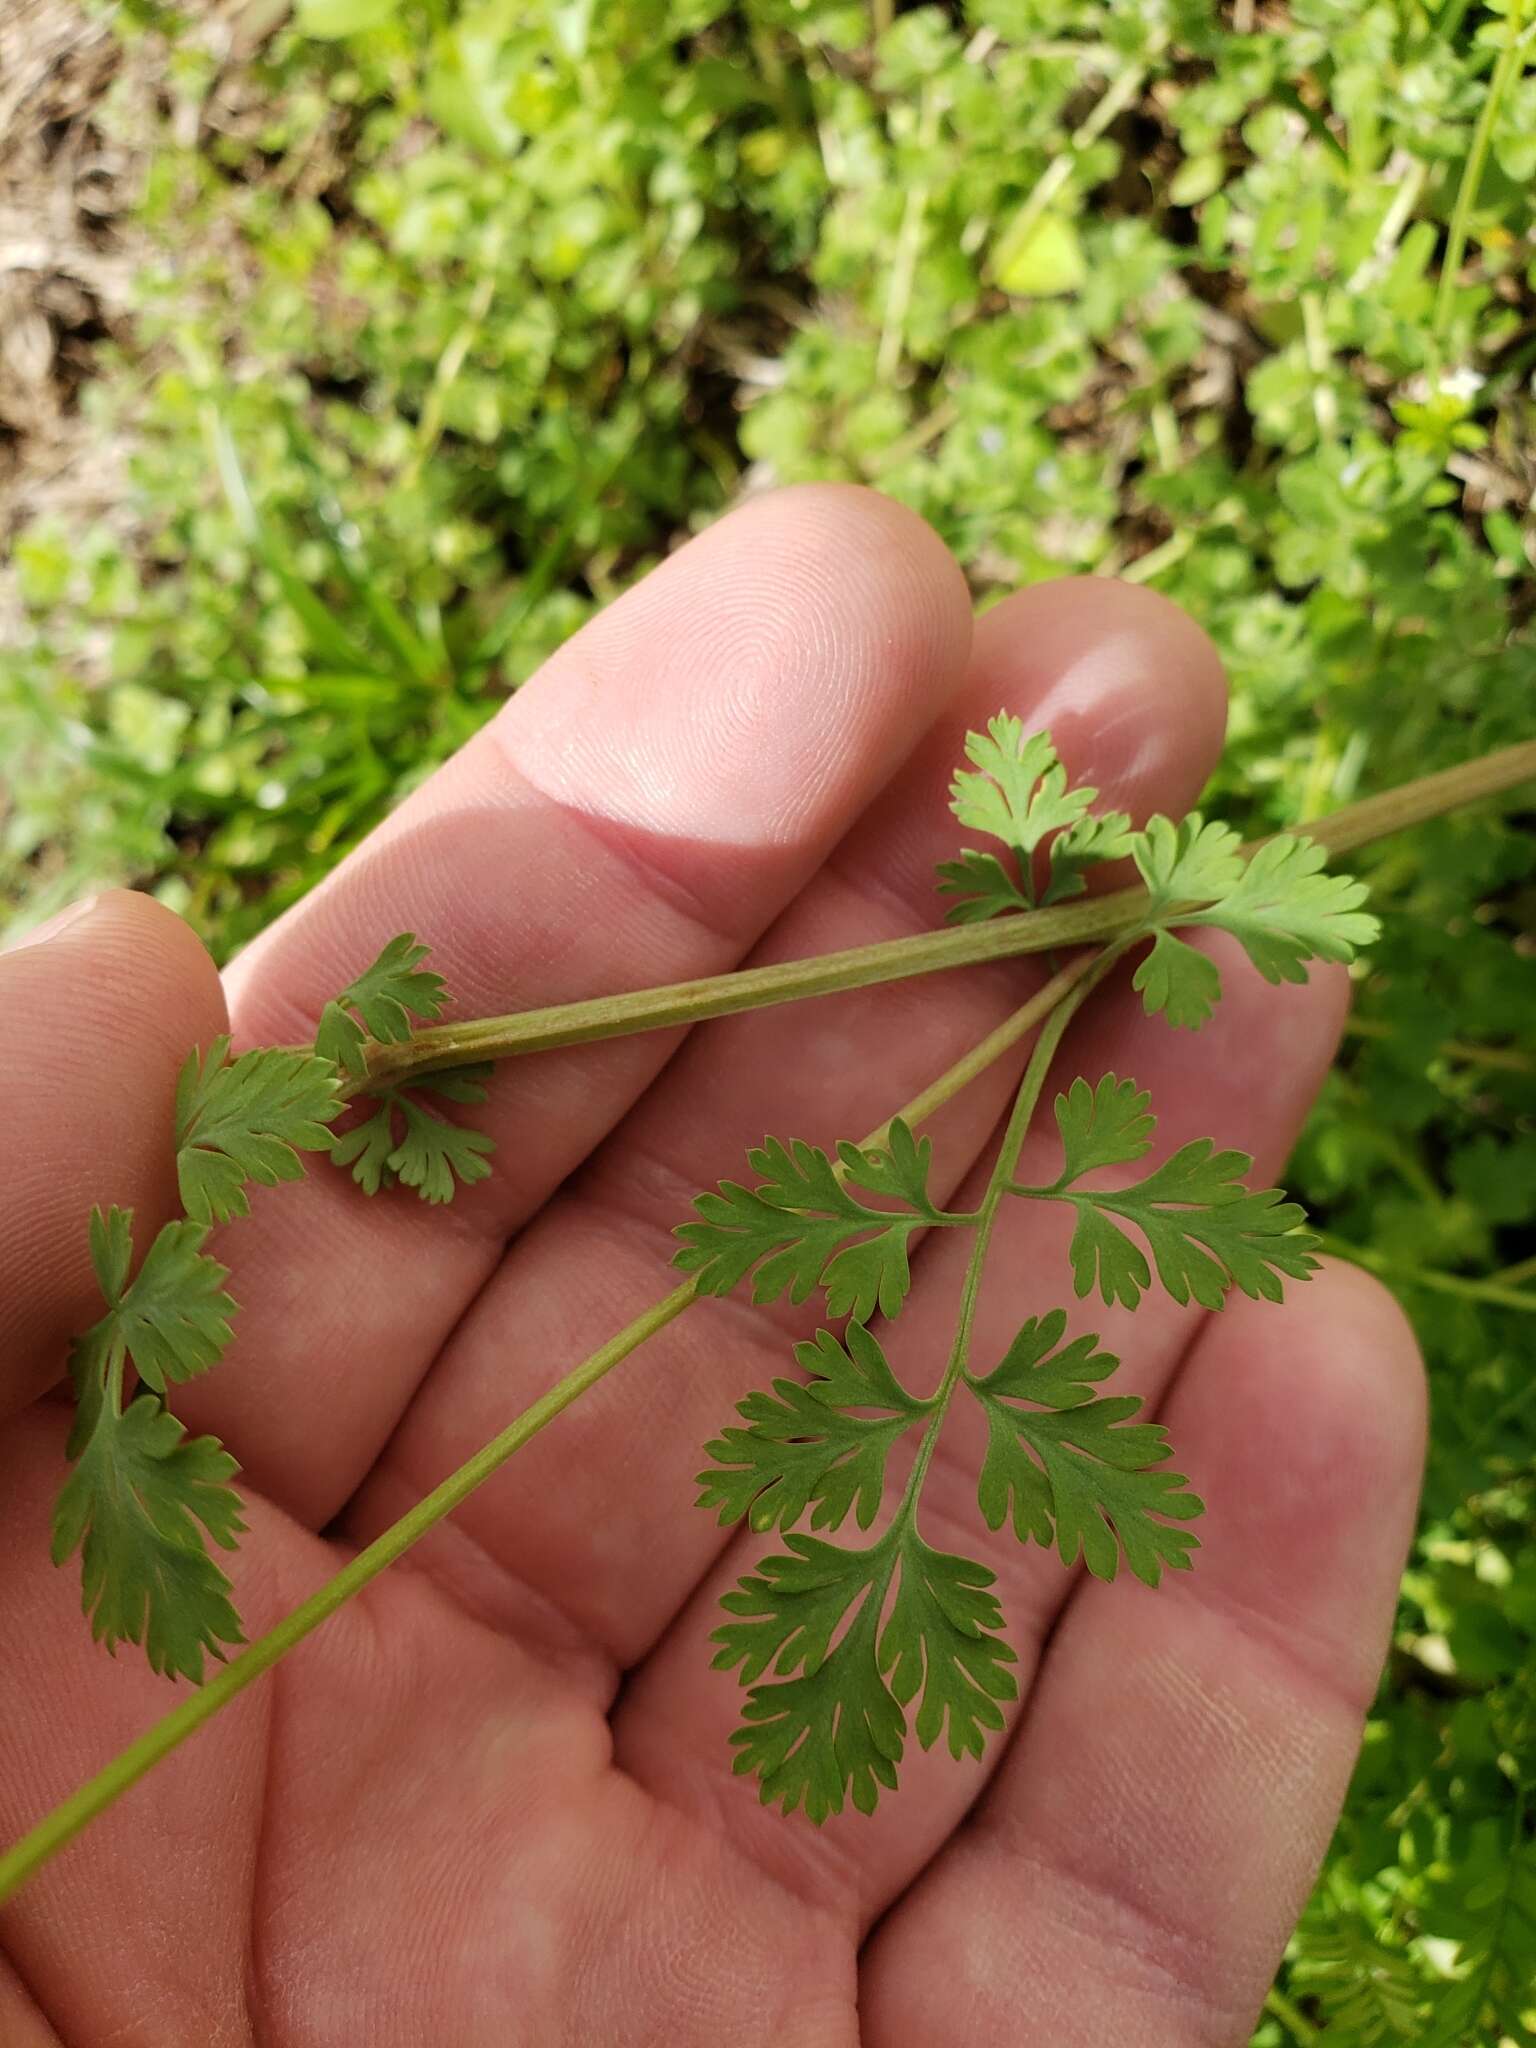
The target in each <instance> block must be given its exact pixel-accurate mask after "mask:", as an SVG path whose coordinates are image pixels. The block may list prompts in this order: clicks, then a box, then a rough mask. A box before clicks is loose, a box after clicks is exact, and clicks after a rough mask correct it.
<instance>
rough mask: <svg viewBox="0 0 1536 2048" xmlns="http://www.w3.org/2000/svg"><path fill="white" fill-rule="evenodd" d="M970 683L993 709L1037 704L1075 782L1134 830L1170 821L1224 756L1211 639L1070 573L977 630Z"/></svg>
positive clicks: (1103, 583) (1217, 667) (1025, 594)
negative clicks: (1026, 700)
mask: <svg viewBox="0 0 1536 2048" xmlns="http://www.w3.org/2000/svg"><path fill="white" fill-rule="evenodd" d="M972 675H973V678H979V679H980V685H981V688H982V689H983V690H984V691H985V690H986V689H988V688H990V689H991V690H992V692H993V693H994V694H995V695H996V696H997V699H998V702H999V703H1006V702H1009V701H1011V700H1012V699H1014V698H1016V697H1019V696H1021V695H1022V696H1026V697H1027V696H1030V695H1033V696H1035V698H1036V702H1035V705H1034V709H1033V712H1032V718H1033V720H1034V721H1035V722H1037V723H1038V724H1040V725H1042V726H1044V727H1046V728H1047V729H1048V730H1049V731H1050V733H1051V736H1052V738H1053V739H1054V740H1055V742H1056V747H1057V751H1058V752H1059V753H1060V755H1061V758H1062V760H1063V761H1064V762H1065V763H1066V764H1067V767H1068V769H1069V770H1070V771H1072V772H1073V773H1074V774H1075V775H1091V778H1092V780H1093V782H1094V783H1095V785H1096V786H1097V787H1098V789H1099V792H1100V795H1101V799H1102V801H1103V804H1104V805H1105V806H1106V807H1115V806H1118V807H1120V808H1123V809H1125V810H1128V811H1129V812H1130V813H1131V815H1132V817H1133V818H1136V819H1137V820H1138V821H1140V820H1142V819H1144V818H1145V817H1146V815H1147V813H1148V812H1149V811H1151V810H1164V811H1168V812H1170V813H1172V814H1173V815H1174V816H1177V815H1179V813H1181V812H1182V811H1184V810H1186V809H1188V807H1189V805H1190V804H1192V803H1193V802H1194V801H1195V799H1196V798H1197V797H1198V795H1199V794H1200V791H1201V789H1202V788H1203V787H1204V785H1205V782H1206V781H1207V779H1208V778H1209V776H1210V775H1211V773H1212V771H1213V770H1214V769H1215V767H1216V764H1217V762H1218V761H1219V760H1220V758H1221V750H1222V745H1223V741H1224V739H1225V734H1226V721H1227V678H1226V671H1225V669H1224V668H1223V667H1222V662H1221V657H1220V655H1219V654H1218V653H1217V651H1216V648H1215V645H1214V644H1213V642H1212V641H1211V639H1210V636H1209V635H1208V634H1207V633H1205V632H1204V631H1203V630H1202V628H1201V627H1200V626H1198V625H1197V624H1196V623H1195V621H1194V620H1193V619H1192V618H1191V617H1190V615H1189V613H1188V612H1186V611H1185V610H1183V608H1182V607H1181V606H1179V605H1176V604H1174V603H1172V602H1171V600H1170V599H1168V598H1166V597H1162V596H1160V595H1159V594H1158V593H1157V592H1156V591H1153V590H1146V589H1143V588H1142V587H1141V586H1140V585H1139V584H1134V583H1120V582H1116V581H1115V580H1114V579H1113V578H1112V577H1104V576H1070V577H1061V578H1058V579H1056V580H1054V581H1052V582H1049V583H1037V584H1033V585H1031V587H1030V588H1029V589H1027V590H1021V591H1018V592H1016V593H1015V594H1014V595H1013V596H1012V597H1008V598H1005V599H1004V600H1003V601H1002V603H1001V604H998V605H995V606H994V607H993V608H992V610H990V611H989V612H987V613H986V615H985V616H984V617H983V618H982V619H981V620H980V621H979V622H978V624H977V627H976V635H975V645H974V649H973V653H972Z"/></svg>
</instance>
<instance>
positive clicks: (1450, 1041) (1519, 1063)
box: [1344, 1017, 1536, 1074]
mask: <svg viewBox="0 0 1536 2048" xmlns="http://www.w3.org/2000/svg"><path fill="white" fill-rule="evenodd" d="M1344 1029H1345V1031H1346V1032H1347V1033H1348V1034H1349V1036H1350V1037H1351V1038H1372V1039H1381V1038H1395V1037H1396V1036H1397V1033H1396V1032H1395V1031H1394V1030H1393V1028H1392V1026H1391V1025H1390V1024H1389V1023H1387V1022H1386V1020H1385V1019H1384V1018H1381V1017H1351V1018H1349V1019H1348V1021H1347V1022H1346V1024H1345V1026H1344ZM1435 1053H1436V1056H1437V1057H1438V1058H1440V1059H1445V1060H1455V1061H1457V1062H1458V1063H1459V1064H1461V1065H1462V1066H1468V1067H1489V1068H1495V1069H1498V1070H1499V1071H1501V1072H1504V1073H1509V1074H1536V1057H1533V1056H1532V1054H1530V1053H1528V1052H1524V1051H1522V1050H1521V1048H1520V1047H1519V1046H1518V1045H1474V1044H1473V1043H1472V1041H1471V1040H1470V1039H1467V1038H1442V1039H1441V1041H1440V1043H1439V1044H1438V1045H1437V1046H1436V1047H1435Z"/></svg>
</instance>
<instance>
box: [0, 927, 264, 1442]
mask: <svg viewBox="0 0 1536 2048" xmlns="http://www.w3.org/2000/svg"><path fill="white" fill-rule="evenodd" d="M0 1002H3V1004H4V1009H5V1015H6V1020H7V1035H8V1047H7V1051H8V1057H7V1060H6V1062H5V1064H4V1068H3V1070H0V1129H3V1130H4V1131H5V1134H6V1140H7V1149H6V1167H7V1177H6V1182H5V1186H4V1188H3V1190H0V1401H3V1402H5V1403H7V1404H9V1403H13V1402H14V1401H16V1400H18V1399H21V1400H24V1399H28V1398H30V1397H31V1396H32V1395H33V1394H35V1393H37V1392H38V1391H40V1390H41V1388H42V1387H43V1386H46V1385H47V1384H48V1382H49V1381H50V1380H51V1379H52V1378H54V1377H55V1376H56V1374H57V1372H58V1369H59V1364H60V1353H61V1347H62V1345H63V1343H64V1342H65V1340H66V1339H67V1338H68V1336H69V1335H70V1334H72V1333H73V1332H74V1331H75V1330H77V1329H79V1328H81V1327H83V1325H84V1324H85V1323H86V1322H87V1321H89V1320H92V1319H93V1317H94V1315H95V1314H99V1312H100V1310H99V1302H98V1297H97V1293H96V1287H95V1281H94V1277H93V1275H92V1273H91V1268H90V1259H89V1254H88V1250H87V1242H86V1219H87V1217H88V1216H89V1213H90V1210H91V1207H92V1205H93V1204H96V1203H101V1204H103V1205H106V1204H109V1203H117V1204H119V1205H121V1206H122V1207H125V1208H131V1209H133V1210H134V1211H135V1213H136V1216H137V1219H138V1222H139V1225H140V1245H141V1248H142V1244H143V1242H144V1241H145V1237H144V1233H145V1232H146V1231H148V1230H153V1229H154V1228H155V1227H156V1226H157V1225H158V1223H159V1222H160V1221H162V1220H163V1219H164V1217H165V1216H167V1215H169V1214H170V1213H171V1211H172V1208H173V1205H174V1201H175V1170H174V1168H175V1147H174V1107H175V1093H176V1077H177V1074H178V1072H179V1070H180V1067H181V1063H182V1061H183V1060H184V1059H185V1057H186V1055H187V1052H188V1051H189V1050H190V1048H191V1047H192V1046H193V1045H196V1044H207V1043H208V1042H209V1041H210V1040H211V1039H213V1038H215V1037H217V1036H218V1034H219V1033H220V1032H221V1031H222V1030H223V1029H224V1028H225V1013H224V1001H223V995H222V992H221V989H220V985H219V976H218V970H217V968H216V967H215V966H214V964H213V961H212V960H211V959H210V957H209V955H208V953H207V952H206V951H205V949H204V948H203V946H202V944H201V942H200V941H199V940H198V938H197V936H196V934H195V933H194V932H193V931H192V930H191V928H190V927H189V926H188V925H186V924H185V923H183V921H182V920H181V919H180V918H179V917H177V916H176V915H175V914H174V913H173V912H171V911H169V910H167V909H166V908H165V907H164V906H163V905H162V904H159V903H156V902H154V901H153V900H152V899H151V898H149V897H147V896H142V895H138V894H135V893H134V892H132V891H130V890H126V889H112V890H107V891H104V892H103V893H102V894H101V895H99V896H96V897H94V898H91V899H89V900H88V901H87V902H85V903H83V904H79V905H74V906H72V907H71V912H70V913H68V914H66V915H65V916H62V917H61V918H59V919H58V920H56V921H54V924H53V925H52V927H51V928H50V929H47V930H45V931H44V932H42V933H39V934H37V935H35V936H34V941H33V943H31V944H27V945H24V946H22V947H19V948H17V949H15V950H13V951H11V952H8V953H6V954H5V955H3V956H0Z"/></svg>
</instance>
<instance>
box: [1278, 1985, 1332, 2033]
mask: <svg viewBox="0 0 1536 2048" xmlns="http://www.w3.org/2000/svg"><path fill="white" fill-rule="evenodd" d="M1264 2010H1265V2011H1266V2012H1268V2013H1273V2015H1274V2016H1275V2018H1276V2019H1277V2020H1278V2021H1279V2022H1280V2024H1281V2026H1282V2027H1284V2028H1285V2030H1286V2032H1287V2033H1288V2034H1289V2035H1290V2037H1291V2039H1292V2040H1293V2041H1294V2042H1295V2043H1296V2044H1297V2048H1312V2043H1313V2042H1314V2041H1320V2040H1321V2039H1322V2035H1321V2034H1320V2033H1319V2032H1318V2030H1317V2028H1316V2027H1314V2026H1313V2024H1312V2022H1311V2021H1310V2020H1309V2019H1308V2018H1307V2017H1306V2015H1305V2014H1304V2013H1303V2012H1302V2010H1301V2008H1300V2006H1298V2005H1295V2004H1293V2003H1292V2001H1291V2000H1290V1999H1289V1998H1287V1997H1286V1995H1285V1993H1284V1992H1283V1991H1282V1990H1281V1989H1280V1987H1279V1985H1278V1984H1276V1985H1272V1986H1271V1987H1270V1991H1269V1995H1268V1996H1267V1997H1266V1998H1265V2000H1264Z"/></svg>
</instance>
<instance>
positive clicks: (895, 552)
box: [492, 484, 971, 846]
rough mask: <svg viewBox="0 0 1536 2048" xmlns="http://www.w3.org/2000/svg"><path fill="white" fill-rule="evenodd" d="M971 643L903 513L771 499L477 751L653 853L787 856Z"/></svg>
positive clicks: (942, 696)
mask: <svg viewBox="0 0 1536 2048" xmlns="http://www.w3.org/2000/svg"><path fill="white" fill-rule="evenodd" d="M970 638H971V615H970V599H969V595H968V592H967V590H966V585H965V580H964V577H963V576H962V575H961V573H960V570H959V568H958V566H957V565H956V563H955V561H954V558H953V557H952V556H951V555H950V553H949V551H948V549H947V548H945V546H944V545H943V543H942V542H941V541H940V539H939V538H938V536H937V534H935V533H934V532H933V530H932V528H931V527H929V526H928V525H927V524H926V523H925V522H924V521H923V520H921V519H920V518H918V517H917V515H916V514H915V513H913V512H911V511H909V510H908V509H907V508H906V507H904V506H902V505H899V504H897V503H896V502H895V501H894V500H892V499H889V498H884V497H882V496H881V495H880V494H879V493H878V492H875V491H870V490H865V489H862V488H859V487H856V486H850V485H833V484H810V485H803V486H797V487H793V488H789V489H785V490H782V491H773V492H768V493H765V494H764V495H762V496H761V497H757V498H752V499H749V500H748V501H747V502H746V503H744V504H743V505H741V506H740V507H738V508H737V509H736V510H735V511H734V512H732V513H731V514H729V515H728V516H727V517H726V518H724V519H722V520H720V521H718V522H717V523H716V524H715V525H714V526H711V527H709V528H707V529H706V530H705V531H704V532H703V533H701V534H699V535H697V536H696V537H695V538H694V539H693V540H691V541H689V542H688V544H687V545H686V546H685V547H683V548H681V549H679V550H678V552H677V553H676V554H675V555H673V556H671V557H669V559H668V560H667V561H665V562H664V563H662V564H661V566H660V567H659V568H657V569H656V570H655V571H654V572H653V573H652V574H651V575H650V576H648V577H646V578H645V579H644V581H643V582H641V583H639V584H637V585H636V586H635V587H634V588H633V589H632V590H630V591H628V592H626V594H625V595H624V596H623V597H622V598H620V599H619V600H618V601H617V602H616V603H614V604H612V605H610V606H609V607H608V609H607V610H606V611H604V612H602V613H600V614H599V615H598V616H597V617H596V618H595V619H593V620H592V621H591V622H590V623H589V624H588V625H587V626H585V627H584V628H583V629H582V631H581V632H580V633H578V634H577V635H576V636H575V638H574V639H573V640H571V641H570V642H568V643H567V645H566V646H565V647H563V648H562V649H561V650H560V651H559V652H558V653H557V654H556V655H555V656H554V657H553V658H552V659H551V660H550V661H549V662H548V663H546V664H545V667H544V668H543V669H542V670H541V671H540V673H539V674H538V675H537V676H536V677H534V678H533V680H532V681H531V682H530V683H529V684H527V685H525V687H524V688H523V690H521V691H520V692H519V693H518V695H517V696H516V697H515V698H514V699H513V700H512V702H511V703H510V704H509V705H508V706H507V708H506V710H505V711H504V712H503V713H502V715H501V716H500V718H499V719H498V720H497V721H496V722H495V724H494V727H493V729H492V731H493V739H494V742H495V743H496V744H498V745H499V747H500V749H501V750H502V752H503V753H504V754H505V755H506V756H507V757H508V758H509V759H510V760H511V762H512V765H513V766H514V768H515V769H516V770H517V772H518V774H519V775H520V776H521V777H522V778H523V779H524V780H525V781H526V782H528V783H531V784H532V785H533V786H534V787H535V788H537V789H538V790H539V791H540V792H541V793H542V794H543V795H545V796H547V797H550V798H553V799H554V800H556V801H557V802H560V803H562V804H567V805H571V806H573V807H574V808H576V809H579V810H582V811H585V812H588V813H591V814H598V815H601V816H602V817H603V818H604V819H606V820H607V821H609V822H611V823H614V824H617V825H621V826H624V827H627V828H631V829H637V830H640V831H643V832H644V833H646V834H648V835H651V836H653V837H654V838H658V839H673V840H684V841H688V840H691V841H701V840H702V841H708V842H711V843H714V844H718V845H721V846H739V845H745V844H752V845H759V846H761V845H776V844H789V843H795V842H798V841H800V840H803V839H806V838H807V837H808V836H811V835H812V834H813V831H814V830H816V828H813V826H812V822H811V821H813V820H826V819H829V818H832V817H836V818H837V819H838V820H839V821H841V820H842V819H844V818H846V817H847V816H848V815H849V814H850V813H851V812H853V811H856V810H857V809H859V808H861V807H862V805H863V804H864V803H865V802H867V801H868V799H869V797H870V796H871V795H872V794H873V792H874V791H875V790H876V789H878V788H880V787H881V786H882V784H883V783H884V782H885V781H886V780H887V779H888V778H889V776H890V775H891V774H892V773H893V772H894V771H895V769H896V768H897V767H898V766H899V765H900V764H901V762H902V761H903V760H905V758H906V756H907V755H908V754H909V753H910V752H911V750H912V748H913V747H914V745H915V744H916V743H917V741H918V739H919V738H920V736H921V735H922V733H923V731H924V730H925V729H926V727H927V726H928V725H929V724H930V722H931V721H932V719H933V718H934V717H935V716H936V715H937V714H938V712H939V711H940V710H941V709H942V707H943V706H944V704H945V703H946V702H947V701H948V699H949V698H950V697H951V696H952V694H953V693H954V691H955V690H956V689H957V687H958V685H959V682H960V679H961V676H962V674H963V672H964V668H965V663H966V658H967V656H968V654H969V651H970ZM642 711H643V716H641V715H637V714H638V713H640V712H642ZM818 836H819V833H818Z"/></svg>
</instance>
